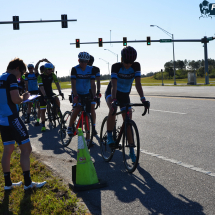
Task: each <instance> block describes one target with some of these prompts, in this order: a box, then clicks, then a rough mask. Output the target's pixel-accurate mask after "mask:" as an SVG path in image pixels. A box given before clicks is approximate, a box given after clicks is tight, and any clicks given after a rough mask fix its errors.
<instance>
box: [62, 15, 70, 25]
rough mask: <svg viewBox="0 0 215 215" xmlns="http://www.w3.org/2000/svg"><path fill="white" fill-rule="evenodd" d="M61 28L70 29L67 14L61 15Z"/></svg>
mask: <svg viewBox="0 0 215 215" xmlns="http://www.w3.org/2000/svg"><path fill="white" fill-rule="evenodd" d="M61 20H62V22H61V27H62V28H68V24H67V15H66V14H62V15H61Z"/></svg>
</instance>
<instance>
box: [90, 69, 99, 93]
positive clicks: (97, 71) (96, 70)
mask: <svg viewBox="0 0 215 215" xmlns="http://www.w3.org/2000/svg"><path fill="white" fill-rule="evenodd" d="M92 67H93V68H94V71H95V73H96V78H98V77H100V69H99V68H98V67H97V66H92ZM90 89H91V85H90Z"/></svg>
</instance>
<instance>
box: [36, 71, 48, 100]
mask: <svg viewBox="0 0 215 215" xmlns="http://www.w3.org/2000/svg"><path fill="white" fill-rule="evenodd" d="M37 83H38V84H39V87H40V91H41V93H42V94H43V96H46V91H45V89H44V86H43V79H42V77H41V75H39V76H38V77H37Z"/></svg>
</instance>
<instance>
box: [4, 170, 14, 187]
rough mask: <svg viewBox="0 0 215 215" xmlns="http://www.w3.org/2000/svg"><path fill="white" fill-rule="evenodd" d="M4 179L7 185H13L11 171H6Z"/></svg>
mask: <svg viewBox="0 0 215 215" xmlns="http://www.w3.org/2000/svg"><path fill="white" fill-rule="evenodd" d="M4 181H5V186H11V185H12V182H11V179H10V172H4Z"/></svg>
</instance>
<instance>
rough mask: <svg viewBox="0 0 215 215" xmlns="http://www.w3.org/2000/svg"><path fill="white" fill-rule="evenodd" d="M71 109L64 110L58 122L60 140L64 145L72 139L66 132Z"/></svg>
mask: <svg viewBox="0 0 215 215" xmlns="http://www.w3.org/2000/svg"><path fill="white" fill-rule="evenodd" d="M71 113H72V112H71V111H66V112H65V113H64V114H63V116H62V119H61V122H60V136H61V142H62V145H63V146H64V147H66V146H68V145H69V144H70V142H71V140H72V137H70V136H69V135H68V134H67V128H68V127H69V121H70V116H71Z"/></svg>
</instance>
